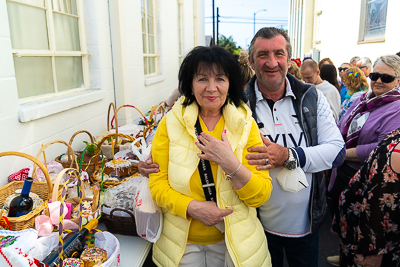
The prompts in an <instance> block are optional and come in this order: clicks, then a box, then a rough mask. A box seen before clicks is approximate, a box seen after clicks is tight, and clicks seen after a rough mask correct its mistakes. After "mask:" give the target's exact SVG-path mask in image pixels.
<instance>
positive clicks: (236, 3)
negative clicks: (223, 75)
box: [204, 0, 289, 49]
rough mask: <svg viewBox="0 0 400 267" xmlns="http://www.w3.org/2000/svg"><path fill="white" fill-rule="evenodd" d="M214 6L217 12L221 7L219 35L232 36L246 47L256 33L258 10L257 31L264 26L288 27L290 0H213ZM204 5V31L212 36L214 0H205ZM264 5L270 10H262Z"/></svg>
mask: <svg viewBox="0 0 400 267" xmlns="http://www.w3.org/2000/svg"><path fill="white" fill-rule="evenodd" d="M214 6H215V16H217V7H219V16H220V23H219V35H220V36H221V35H224V36H226V37H229V36H232V37H233V40H234V41H235V42H236V45H237V46H241V47H242V48H245V49H247V48H248V45H249V44H250V42H251V39H252V38H253V36H254V13H255V12H257V14H256V25H255V31H256V32H257V30H259V29H260V28H262V27H271V26H274V27H278V28H281V27H282V28H284V29H287V28H288V15H289V0H214ZM204 9H205V34H206V35H210V36H212V33H213V29H212V0H204ZM264 9H266V10H267V11H260V10H264ZM258 11H259V12H258ZM216 21H217V20H216V19H215V23H216ZM215 34H217V33H216V29H215Z"/></svg>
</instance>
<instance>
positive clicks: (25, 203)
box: [8, 177, 33, 217]
mask: <svg viewBox="0 0 400 267" xmlns="http://www.w3.org/2000/svg"><path fill="white" fill-rule="evenodd" d="M32 183H33V179H32V178H31V177H27V178H25V181H24V186H23V187H22V192H21V194H20V195H19V196H16V197H15V198H14V199H13V200H11V203H10V209H9V211H8V217H19V216H23V215H25V214H28V213H29V212H31V211H32V207H33V200H32V198H31V197H30V196H29V192H30V191H31V187H32Z"/></svg>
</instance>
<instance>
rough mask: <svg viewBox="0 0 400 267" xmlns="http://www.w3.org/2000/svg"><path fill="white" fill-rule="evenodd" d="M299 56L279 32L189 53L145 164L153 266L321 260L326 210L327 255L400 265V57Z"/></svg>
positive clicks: (295, 266) (293, 264) (347, 262)
mask: <svg viewBox="0 0 400 267" xmlns="http://www.w3.org/2000/svg"><path fill="white" fill-rule="evenodd" d="M291 58H292V47H291V44H290V40H289V37H288V35H287V33H286V32H285V31H284V30H281V29H277V28H262V29H260V30H259V31H258V32H257V34H256V35H255V36H254V38H253V39H252V41H251V45H250V47H249V51H248V54H247V52H245V51H243V52H242V53H241V54H240V55H239V58H235V57H234V56H233V55H231V54H229V53H228V52H227V51H225V50H224V49H223V48H220V47H216V46H213V47H197V48H195V49H193V50H192V51H191V52H190V53H189V54H188V55H187V56H186V57H185V58H184V60H183V62H182V65H181V67H180V70H179V77H178V78H179V86H178V90H176V91H175V92H174V96H173V97H171V98H170V99H169V103H170V104H168V105H170V106H172V105H173V107H172V108H171V110H170V111H169V112H168V113H167V114H166V116H165V117H164V118H163V119H162V121H161V122H160V123H159V125H158V128H157V131H156V134H155V137H154V139H153V143H152V157H151V158H149V160H147V161H146V162H140V163H139V171H140V173H141V174H142V175H144V176H147V177H149V187H150V190H151V193H152V197H153V199H155V201H156V202H157V204H158V205H159V206H160V207H161V208H162V210H163V214H164V224H163V230H162V234H161V236H160V238H159V240H158V241H157V242H156V243H155V244H154V246H153V256H152V258H153V261H154V263H155V264H156V265H158V266H249V267H254V266H273V267H282V266H283V262H284V257H286V259H287V262H288V263H289V266H290V267H302V266H304V267H310V266H311V267H312V266H318V246H319V228H320V226H321V224H322V223H323V221H324V218H325V215H326V213H327V212H328V210H329V211H330V213H331V214H332V216H333V218H334V219H333V222H332V231H333V232H335V233H337V235H338V236H339V239H338V246H339V242H340V255H339V256H332V257H328V262H330V263H331V264H333V265H336V266H339V265H340V266H354V267H356V266H372V267H378V266H399V264H400V257H399V256H400V229H399V227H398V224H400V216H399V214H400V210H399V209H400V203H399V202H400V201H399V199H400V195H399V189H400V188H399V186H400V181H399V179H398V175H399V173H400V108H399V107H400V101H399V100H400V91H399V90H400V89H399V83H400V57H399V56H398V55H387V56H381V57H379V58H378V59H377V60H376V61H375V63H374V64H373V65H372V63H371V60H369V59H368V58H366V57H362V58H359V57H354V58H352V59H351V60H350V63H346V62H345V63H342V64H341V65H340V67H338V68H337V69H336V67H335V66H334V64H333V62H332V61H331V60H330V59H329V58H324V59H322V60H321V61H319V62H318V63H317V62H316V61H314V60H313V59H311V58H308V59H305V60H303V62H301V61H300V60H299V59H296V60H291ZM338 76H339V80H338ZM179 96H180V98H179V99H178V100H176V99H177V98H178V97H179ZM171 99H172V100H171ZM175 100H176V102H175ZM173 103H174V104H173ZM327 182H328V183H329V185H328V183H327ZM328 206H329V208H328Z"/></svg>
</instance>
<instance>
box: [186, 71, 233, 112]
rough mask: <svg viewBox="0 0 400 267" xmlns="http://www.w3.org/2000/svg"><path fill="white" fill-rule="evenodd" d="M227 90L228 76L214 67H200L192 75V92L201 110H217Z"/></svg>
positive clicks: (223, 101)
mask: <svg viewBox="0 0 400 267" xmlns="http://www.w3.org/2000/svg"><path fill="white" fill-rule="evenodd" d="M228 90H229V79H228V76H226V75H225V73H224V72H223V71H222V70H217V68H216V67H214V68H210V69H202V70H200V71H199V72H198V73H197V74H196V75H195V76H194V77H193V83H192V92H193V94H194V96H195V97H196V101H197V103H198V104H199V106H200V110H201V111H202V112H213V113H216V112H219V111H220V109H221V107H222V106H223V105H224V103H225V101H226V97H227V95H228Z"/></svg>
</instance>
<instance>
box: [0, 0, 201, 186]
mask: <svg viewBox="0 0 400 267" xmlns="http://www.w3.org/2000/svg"><path fill="white" fill-rule="evenodd" d="M156 2H157V10H156V12H157V38H158V41H157V45H158V53H159V59H160V75H157V76H155V77H152V78H145V77H144V71H143V53H142V51H143V48H142V32H141V9H140V1H131V0H85V1H84V6H85V26H86V31H85V32H86V41H87V50H88V54H89V78H90V88H91V89H97V91H94V92H95V93H96V97H95V98H94V99H93V101H90V100H86V102H87V103H86V104H79V105H78V104H76V105H78V106H76V107H73V108H69V106H68V105H69V104H68V103H70V102H68V101H64V102H63V100H62V101H60V106H63V105H64V106H65V109H67V110H66V111H62V112H58V113H55V114H52V115H49V116H45V117H42V118H39V119H33V120H30V121H28V122H20V120H19V115H18V112H19V110H20V107H21V105H20V104H19V100H18V94H17V84H16V79H15V73H14V63H13V55H12V50H11V40H10V30H9V25H8V16H7V8H6V1H5V0H0V95H1V97H0V125H1V129H2V131H1V132H0V140H1V141H0V152H4V151H20V152H25V153H28V154H30V155H33V156H36V154H37V153H38V151H39V150H40V147H41V143H43V144H45V143H48V142H50V141H53V140H56V139H61V140H64V141H67V142H68V141H69V139H70V137H71V136H72V134H73V133H74V132H76V131H78V130H87V131H89V132H91V133H92V134H93V135H94V136H97V135H99V134H100V133H102V132H103V131H104V130H106V128H107V125H106V121H107V109H108V105H109V103H110V102H114V101H115V102H116V105H117V106H120V105H123V104H131V105H135V106H137V107H139V109H140V110H142V111H147V110H149V109H150V107H151V106H152V105H155V104H158V103H159V102H161V101H163V100H165V99H166V98H167V97H168V96H169V94H170V92H171V91H172V90H174V89H175V88H176V87H177V83H178V81H177V76H178V69H179V61H178V46H177V42H178V41H177V40H178V39H177V32H178V26H177V18H176V15H177V13H176V12H177V7H176V5H177V2H176V0H157V1H156ZM197 4H198V8H197V11H198V15H197V22H198V27H197V29H198V33H197V34H198V40H199V42H202V40H204V39H205V38H204V1H203V0H197ZM183 8H184V12H183V20H184V23H183V25H184V29H183V42H184V51H185V52H187V51H189V50H190V49H191V48H192V47H193V46H194V45H195V44H194V33H193V28H194V25H193V10H195V9H194V8H193V1H192V0H184V1H183ZM201 44H202V43H200V45H201ZM65 98H67V97H65ZM83 98H84V97H83ZM78 100H80V98H79V99H78ZM52 101H54V99H50V100H49V103H51V102H52ZM76 102H79V101H75V103H76ZM57 103H58V102H57ZM57 105H58V104H57ZM45 110H46V109H43V111H45ZM36 113H38V114H39V115H40V109H39V111H38V110H36ZM27 114H29V112H28V113H27ZM119 117H121V119H120V121H121V124H124V123H128V122H132V121H133V120H136V119H138V117H139V113H138V112H136V111H134V110H133V109H131V110H128V109H127V110H126V111H123V112H121V115H120V116H119ZM83 140H87V137H86V136H85V135H83V134H82V135H78V136H77V138H76V139H75V141H74V143H73V148H74V149H82V147H83V146H84V145H83V143H82V141H83ZM64 151H65V148H64V147H63V145H61V144H57V145H53V146H50V147H49V148H48V149H47V150H46V157H47V160H52V159H54V158H55V157H56V156H58V155H60V154H62V153H64ZM28 164H30V161H28V160H23V159H20V158H17V157H3V158H1V159H0V170H1V173H0V186H1V185H3V184H5V183H6V182H7V176H8V175H9V174H11V173H12V172H15V171H17V170H19V169H21V168H23V167H26V166H27V165H28Z"/></svg>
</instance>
